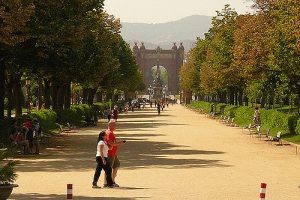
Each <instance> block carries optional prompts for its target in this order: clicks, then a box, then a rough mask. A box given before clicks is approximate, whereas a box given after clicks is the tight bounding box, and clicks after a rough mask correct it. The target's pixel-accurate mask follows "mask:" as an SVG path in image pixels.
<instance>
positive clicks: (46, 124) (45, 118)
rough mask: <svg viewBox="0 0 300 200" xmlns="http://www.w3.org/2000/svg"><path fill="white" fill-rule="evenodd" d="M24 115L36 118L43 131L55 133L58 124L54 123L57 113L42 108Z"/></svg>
mask: <svg viewBox="0 0 300 200" xmlns="http://www.w3.org/2000/svg"><path fill="white" fill-rule="evenodd" d="M26 117H30V118H31V119H33V118H37V119H38V121H39V122H40V125H41V127H42V130H43V132H46V133H55V132H57V130H58V128H59V126H58V125H57V124H56V121H57V114H56V112H54V111H53V110H51V109H42V110H39V111H37V112H34V113H30V114H29V115H27V116H26Z"/></svg>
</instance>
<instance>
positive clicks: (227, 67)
mask: <svg viewBox="0 0 300 200" xmlns="http://www.w3.org/2000/svg"><path fill="white" fill-rule="evenodd" d="M253 8H254V13H252V14H244V15H238V14H237V12H235V10H234V9H231V8H230V6H229V5H226V6H225V8H224V9H223V10H222V11H221V12H217V16H216V17H214V18H213V20H212V28H211V29H210V30H209V32H208V33H207V34H206V35H205V39H198V41H197V43H196V46H195V47H194V48H193V49H192V50H191V51H190V53H189V56H188V60H187V62H186V63H185V65H184V66H183V67H182V69H181V87H182V89H183V90H185V91H191V92H193V93H194V94H196V95H198V96H199V97H200V98H208V99H210V100H213V101H219V102H224V103H230V104H236V105H242V104H243V102H246V104H247V105H248V102H256V103H260V104H261V106H262V107H265V106H271V105H274V104H277V105H278V104H281V105H282V104H289V105H291V104H293V103H294V104H297V105H298V106H299V101H300V98H299V97H300V14H299V13H300V1H297V0H254V5H253Z"/></svg>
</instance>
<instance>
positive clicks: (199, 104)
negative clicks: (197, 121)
mask: <svg viewBox="0 0 300 200" xmlns="http://www.w3.org/2000/svg"><path fill="white" fill-rule="evenodd" d="M191 107H192V108H194V109H196V110H198V111H199V110H200V109H202V110H203V111H204V112H205V113H209V112H210V110H211V103H209V102H204V101H193V102H192V103H191Z"/></svg>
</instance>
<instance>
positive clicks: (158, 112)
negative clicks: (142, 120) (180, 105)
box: [154, 101, 169, 115]
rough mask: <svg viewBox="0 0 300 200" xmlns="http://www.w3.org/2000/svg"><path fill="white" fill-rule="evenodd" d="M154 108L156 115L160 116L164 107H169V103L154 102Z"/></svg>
mask: <svg viewBox="0 0 300 200" xmlns="http://www.w3.org/2000/svg"><path fill="white" fill-rule="evenodd" d="M154 104H155V107H156V109H157V114H158V115H160V112H161V111H164V109H165V107H166V106H167V107H169V102H168V101H167V102H165V101H158V102H157V101H155V103H154Z"/></svg>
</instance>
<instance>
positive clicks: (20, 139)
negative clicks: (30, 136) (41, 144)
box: [9, 129, 29, 154]
mask: <svg viewBox="0 0 300 200" xmlns="http://www.w3.org/2000/svg"><path fill="white" fill-rule="evenodd" d="M26 131H27V130H26V129H15V131H12V132H10V135H9V140H10V142H11V145H12V147H14V146H22V147H24V149H23V153H24V154H27V153H28V151H29V142H28V140H26V139H25V135H26Z"/></svg>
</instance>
